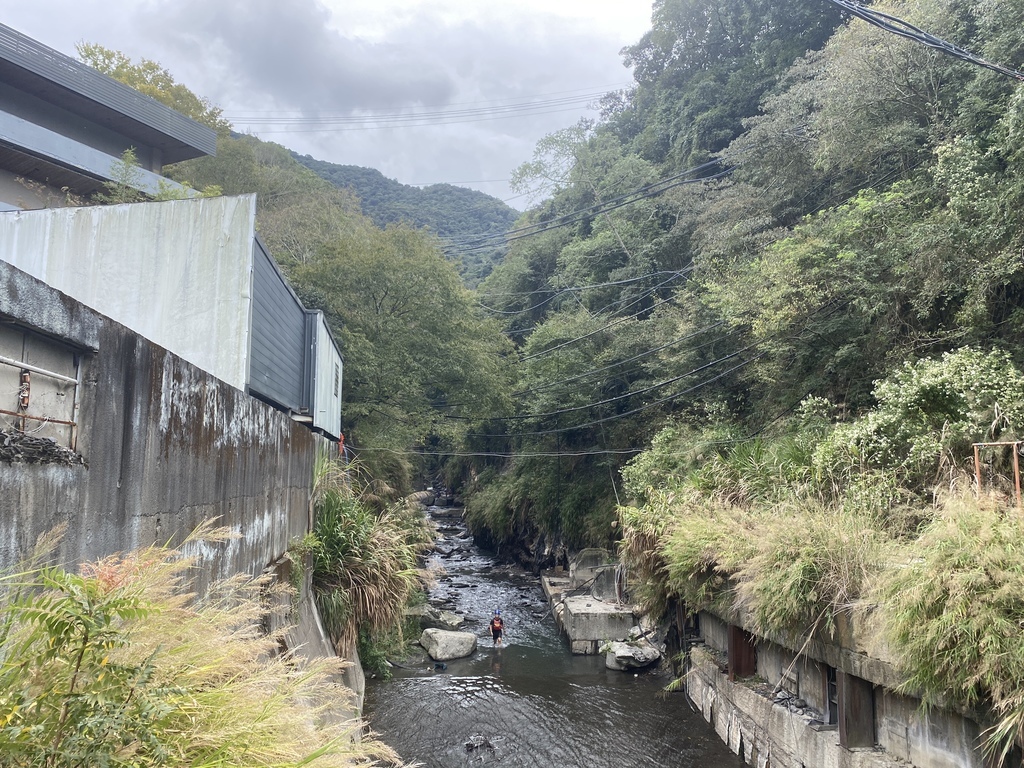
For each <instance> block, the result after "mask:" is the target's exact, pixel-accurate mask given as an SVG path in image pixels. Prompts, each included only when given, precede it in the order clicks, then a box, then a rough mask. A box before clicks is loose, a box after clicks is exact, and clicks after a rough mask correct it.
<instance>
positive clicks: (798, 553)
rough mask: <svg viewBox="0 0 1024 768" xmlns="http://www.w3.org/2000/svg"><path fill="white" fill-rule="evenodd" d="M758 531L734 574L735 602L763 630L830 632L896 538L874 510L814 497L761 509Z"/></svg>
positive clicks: (847, 609)
mask: <svg viewBox="0 0 1024 768" xmlns="http://www.w3.org/2000/svg"><path fill="white" fill-rule="evenodd" d="M751 532H752V534H753V539H752V540H751V542H750V546H751V550H750V554H749V555H748V556H747V557H746V558H745V559H744V560H743V562H742V564H740V565H739V567H737V568H736V569H735V571H734V574H733V580H734V583H735V603H734V605H735V607H736V608H737V609H738V610H739V611H740V612H741V613H742V614H744V615H747V616H749V617H750V620H751V625H752V627H753V628H754V629H755V630H756V631H759V632H780V631H781V632H792V631H806V630H807V629H808V628H810V627H812V626H817V627H820V628H822V629H824V630H826V631H828V632H831V631H832V629H834V623H833V622H834V618H835V616H836V615H837V614H839V613H842V612H849V611H851V610H852V609H853V608H854V606H855V605H856V604H857V603H858V602H859V601H860V599H861V597H862V595H863V594H864V591H865V589H866V587H867V584H868V583H869V580H870V579H871V578H872V577H873V575H874V574H876V573H877V572H878V571H879V570H880V569H881V568H883V567H884V565H885V561H886V559H887V557H888V552H889V550H890V548H891V545H892V540H891V539H890V537H889V536H888V535H887V534H886V533H885V532H883V531H882V530H880V529H879V527H878V526H877V525H876V524H875V520H874V519H873V518H872V517H871V516H868V515H863V514H857V513H856V512H853V511H850V510H841V509H835V508H825V507H822V506H820V505H817V504H811V503H807V504H800V505H791V506H786V507H783V508H780V509H778V510H777V511H775V512H772V513H768V514H765V515H762V516H761V517H759V518H758V519H757V521H756V524H755V525H754V526H753V527H752V529H751Z"/></svg>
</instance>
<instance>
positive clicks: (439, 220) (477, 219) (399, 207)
mask: <svg viewBox="0 0 1024 768" xmlns="http://www.w3.org/2000/svg"><path fill="white" fill-rule="evenodd" d="M295 159H296V160H298V161H299V162H300V163H301V164H302V165H304V166H305V167H306V168H309V169H310V170H311V171H313V172H314V173H315V174H316V175H317V176H319V177H321V178H323V179H326V180H327V181H329V182H331V184H333V185H334V186H336V187H338V189H345V190H349V191H350V192H352V193H353V194H354V195H355V196H356V197H357V198H358V199H359V205H360V208H361V209H362V212H363V214H364V215H365V216H367V217H368V218H369V219H370V221H372V222H373V223H374V224H376V225H377V226H378V227H381V228H385V227H387V226H388V225H389V224H409V225H411V226H412V227H414V228H417V229H429V230H430V231H431V232H433V233H435V234H436V235H437V236H438V237H440V238H441V239H442V240H444V241H445V242H452V241H456V242H457V241H459V240H465V239H467V238H479V237H481V236H493V235H501V234H502V233H504V232H505V231H506V230H508V229H510V228H511V226H512V224H513V222H515V220H516V218H517V217H518V216H519V214H518V212H517V211H515V210H514V209H513V208H510V207H509V206H507V205H505V203H503V202H501V200H498V199H497V198H496V197H491V196H490V195H485V194H484V193H483V192H477V191H476V190H473V189H467V188H466V187H456V186H453V185H452V184H431V185H430V186H427V187H423V188H422V189H421V188H419V187H410V186H409V185H408V184H401V183H399V182H397V181H395V180H394V179H389V178H386V177H385V176H384V174H383V173H381V172H380V171H377V170H374V169H373V168H362V167H360V166H358V165H338V164H337V163H329V162H327V161H326V160H317V159H315V158H313V157H310V156H309V155H295ZM500 259H501V249H499V248H497V247H490V248H484V249H481V250H477V251H473V252H471V253H465V254H463V256H462V257H461V258H460V259H459V260H458V263H457V266H458V269H459V274H460V275H461V276H462V279H463V281H464V282H465V283H466V284H467V285H468V286H470V287H474V286H476V285H477V284H478V283H479V282H480V281H481V280H482V279H483V278H485V277H487V275H488V274H490V272H491V270H492V269H493V268H494V265H495V263H497V262H498V261H500Z"/></svg>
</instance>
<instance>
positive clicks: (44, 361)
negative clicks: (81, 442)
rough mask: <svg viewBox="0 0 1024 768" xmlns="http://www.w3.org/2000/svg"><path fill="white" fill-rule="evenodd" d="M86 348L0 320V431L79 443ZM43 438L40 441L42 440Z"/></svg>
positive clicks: (73, 445)
mask: <svg viewBox="0 0 1024 768" xmlns="http://www.w3.org/2000/svg"><path fill="white" fill-rule="evenodd" d="M80 363H81V354H80V353H78V352H76V351H75V350H73V349H70V348H69V347H67V346H65V345H63V344H61V343H60V342H58V341H56V340H54V339H51V338H49V337H46V336H41V335H39V334H37V333H34V332H32V331H30V330H28V329H25V328H21V327H19V326H17V325H13V324H7V323H0V431H3V432H7V433H16V434H19V435H23V436H25V438H26V439H28V442H26V443H25V445H28V444H29V443H33V444H34V443H35V442H36V441H39V440H45V439H49V440H52V441H54V442H56V443H57V444H58V445H61V446H64V447H67V448H72V449H74V448H76V443H77V424H76V421H77V418H78V381H79V366H80ZM40 444H41V443H40Z"/></svg>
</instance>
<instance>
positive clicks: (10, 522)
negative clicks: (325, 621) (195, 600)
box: [0, 262, 316, 589]
mask: <svg viewBox="0 0 1024 768" xmlns="http://www.w3.org/2000/svg"><path fill="white" fill-rule="evenodd" d="M0 313H2V314H3V315H6V316H7V318H8V319H13V320H14V321H15V322H16V323H18V324H21V325H24V326H30V327H31V328H33V329H35V330H37V331H39V332H41V333H42V334H48V335H49V336H51V337H53V343H55V344H68V345H71V346H73V347H75V348H76V349H78V350H79V351H80V352H81V366H82V368H81V370H82V384H81V385H80V392H79V398H80V401H81V407H80V411H79V418H78V422H79V427H78V445H77V448H78V451H79V452H80V453H81V454H82V455H83V456H84V457H85V460H86V462H87V466H77V467H64V466H54V465H26V464H0V563H2V564H10V563H12V562H14V561H16V560H17V559H18V558H20V557H22V556H24V554H25V553H26V552H27V551H29V550H30V548H31V547H32V546H33V544H34V542H35V540H36V538H37V537H38V536H39V535H40V534H41V533H43V532H45V531H48V530H50V529H51V528H53V527H54V526H55V525H57V524H58V523H62V522H64V523H67V524H68V526H69V531H68V534H67V535H66V536H65V538H64V542H63V545H62V547H61V550H60V555H61V558H62V560H63V561H65V562H68V563H78V562H81V561H84V560H91V559H95V558H99V557H103V556H105V555H108V554H111V553H114V552H119V551H122V550H127V549H132V548H135V547H139V546H145V545H148V544H165V543H170V544H172V545H174V544H177V543H179V542H180V541H182V539H183V537H184V536H186V535H187V534H188V533H189V532H190V531H191V530H193V529H194V528H195V527H196V526H197V525H199V524H200V523H201V522H203V521H205V520H208V519H210V518H218V519H219V522H220V524H221V525H224V526H228V527H230V528H231V529H232V530H233V531H235V532H236V533H237V534H239V538H237V539H235V540H232V541H229V542H226V543H223V544H197V545H193V546H192V550H193V553H194V554H197V555H199V556H200V557H201V559H202V565H203V567H202V569H201V570H200V572H199V574H198V575H199V583H198V584H197V586H198V587H199V588H200V589H202V588H204V586H205V584H206V583H207V582H208V581H209V580H210V579H217V578H221V577H225V576H228V575H231V574H235V573H238V572H248V573H251V574H254V575H255V574H258V573H260V572H261V571H262V570H263V569H264V568H265V567H266V566H268V565H269V564H271V563H272V562H274V561H275V560H276V559H277V558H278V557H279V556H280V555H281V554H282V553H283V552H284V551H285V549H286V548H287V546H288V544H289V541H290V540H291V539H292V538H293V537H298V536H302V535H303V534H304V533H305V532H306V530H307V525H308V496H309V488H310V480H311V477H312V471H313V463H314V459H315V453H316V443H315V439H314V436H313V435H312V433H310V432H309V431H308V430H307V429H306V428H304V427H303V426H301V425H299V424H296V423H295V422H293V421H292V420H291V419H290V418H288V416H287V415H285V414H283V413H280V412H279V411H276V410H274V409H273V408H271V407H270V406H267V405H265V404H263V403H262V402H260V401H258V400H256V399H255V398H252V397H250V396H248V395H246V394H244V393H242V392H240V391H239V390H237V389H235V388H233V387H231V386H229V385H227V384H225V383H224V382H223V381H220V380H219V379H217V378H215V377H214V376H212V375H210V374H207V373H204V372H203V371H201V370H199V369H198V368H196V367H195V366H193V365H191V364H190V363H188V362H186V361H185V360H183V359H181V358H180V357H176V356H175V355H172V354H171V353H170V352H168V351H167V350H165V349H163V348H161V347H159V346H157V345H156V344H154V343H152V342H150V341H147V340H146V339H144V338H142V337H141V336H139V335H138V334H136V333H134V332H132V331H130V330H129V329H127V328H125V327H124V326H122V325H119V324H118V323H116V322H114V321H112V320H110V319H108V318H106V317H103V316H101V315H99V314H97V313H96V312H93V311H92V310H89V309H88V308H86V307H84V306H82V305H81V304H79V303H78V302H76V301H74V300H72V299H69V298H68V297H67V296H65V295H62V294H61V293H59V292H58V291H56V290H54V289H52V288H50V287H49V286H46V285H45V284H43V283H41V282H39V281H38V280H35V279H33V278H32V277H30V276H28V275H26V274H25V273H23V272H20V271H19V270H17V269H15V268H13V267H11V266H10V265H8V264H5V263H3V262H0Z"/></svg>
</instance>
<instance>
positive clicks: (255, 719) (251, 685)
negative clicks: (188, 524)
mask: <svg viewBox="0 0 1024 768" xmlns="http://www.w3.org/2000/svg"><path fill="white" fill-rule="evenodd" d="M202 535H204V536H207V537H209V536H211V535H216V534H215V533H214V532H211V531H209V530H207V531H204V532H203V534H202ZM195 566H196V561H195V560H194V559H192V558H188V557H184V556H182V555H181V553H180V552H179V551H175V550H170V549H165V548H159V547H155V548H149V549H145V550H140V551H138V552H135V553H132V554H129V555H124V556H118V557H111V558H108V559H106V560H103V561H100V562H98V563H93V564H89V565H86V566H84V567H83V568H82V570H81V572H80V573H78V574H74V573H70V572H68V571H66V570H64V569H61V568H53V567H46V568H36V567H33V568H30V569H27V570H22V571H20V572H19V573H17V574H9V575H7V576H5V577H4V578H3V580H2V582H0V592H2V594H0V604H2V616H3V620H2V623H0V754H2V755H3V765H5V766H10V767H11V768H22V767H24V768H28V767H29V766H32V768H36V767H38V766H45V767H46V768H72V766H74V767H78V766H83V767H84V766H109V767H110V768H117V767H118V766H125V767H127V766H132V767H136V766H189V767H190V768H206V767H207V766H209V767H211V768H212V766H218V768H227V767H228V766H238V767H239V768H241V767H242V766H246V767H247V768H248V767H251V766H267V767H268V768H269V767H270V766H274V767H275V768H277V767H283V766H321V767H322V768H328V767H329V766H338V767H339V768H340V767H341V766H354V765H362V764H366V763H368V762H369V761H371V760H376V759H385V760H388V761H391V762H397V758H396V757H395V756H394V754H393V753H392V752H391V751H390V750H389V749H388V748H387V747H385V746H384V745H382V744H380V743H379V742H377V741H375V740H374V739H372V738H363V739H362V740H359V741H356V740H354V739H353V736H354V735H356V734H357V733H358V731H359V730H360V728H361V724H360V723H359V722H357V721H341V720H339V719H337V717H336V715H335V713H334V709H333V706H332V705H334V704H335V703H336V702H337V701H338V700H340V699H341V698H343V697H344V696H345V695H346V694H345V691H344V690H343V689H341V687H340V685H339V684H338V683H337V682H336V681H337V680H338V679H339V677H338V672H340V664H341V662H340V660H339V659H318V660H308V659H300V658H298V657H294V656H291V655H288V654H281V653H279V640H280V638H279V637H277V636H274V635H269V636H268V635H266V634H264V633H263V631H262V628H261V627H262V620H263V618H264V615H265V611H264V608H263V602H262V600H261V593H262V592H263V591H264V590H266V589H267V588H268V586H269V585H268V584H266V583H265V582H264V581H262V580H252V579H249V578H246V577H238V578H234V579H229V580H227V581H224V582H221V583H219V584H215V585H214V588H213V590H212V591H211V592H210V594H208V595H207V596H205V597H203V598H201V599H197V598H196V597H194V596H192V595H189V594H187V592H186V591H185V589H186V587H187V580H188V572H189V570H190V569H191V568H193V567H195Z"/></svg>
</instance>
